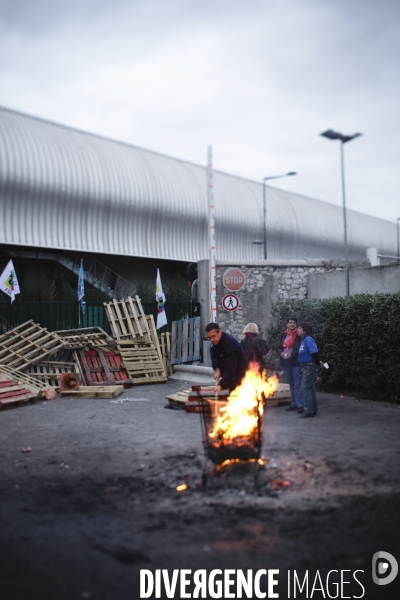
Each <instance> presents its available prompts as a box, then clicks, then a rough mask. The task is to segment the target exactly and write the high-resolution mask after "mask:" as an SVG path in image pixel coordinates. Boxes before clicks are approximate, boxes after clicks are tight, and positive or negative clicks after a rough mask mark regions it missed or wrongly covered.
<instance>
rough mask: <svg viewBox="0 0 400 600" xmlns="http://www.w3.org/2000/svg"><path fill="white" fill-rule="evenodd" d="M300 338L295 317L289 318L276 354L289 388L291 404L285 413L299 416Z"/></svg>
mask: <svg viewBox="0 0 400 600" xmlns="http://www.w3.org/2000/svg"><path fill="white" fill-rule="evenodd" d="M300 344H301V338H300V337H299V335H298V332H297V319H296V317H289V318H288V320H287V323H286V329H285V331H284V332H283V333H282V335H281V338H280V342H279V346H278V354H279V358H280V362H281V365H282V368H283V371H284V373H285V378H286V381H287V382H288V384H289V387H290V396H291V399H292V401H291V404H290V406H288V407H287V409H286V410H287V411H297V412H298V413H299V414H301V413H302V412H303V411H304V406H303V398H302V394H301V374H302V373H301V367H300V363H299V361H298V356H299V348H300Z"/></svg>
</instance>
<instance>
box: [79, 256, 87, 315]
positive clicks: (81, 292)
mask: <svg viewBox="0 0 400 600" xmlns="http://www.w3.org/2000/svg"><path fill="white" fill-rule="evenodd" d="M84 295H85V281H84V279H83V258H81V266H80V267H79V275H78V302H79V305H80V307H81V311H82V314H83V315H84V314H85V306H86V302H85V301H84V300H83V296H84Z"/></svg>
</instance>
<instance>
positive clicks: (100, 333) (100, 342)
mask: <svg viewBox="0 0 400 600" xmlns="http://www.w3.org/2000/svg"><path fill="white" fill-rule="evenodd" d="M56 333H57V335H59V336H60V338H61V339H62V340H63V342H64V345H65V348H68V349H70V350H78V349H80V348H93V347H95V348H98V347H103V346H104V347H113V346H115V340H114V339H113V338H112V337H111V336H110V335H108V333H106V332H105V331H104V329H102V328H101V327H83V328H82V329H62V330H61V331H56Z"/></svg>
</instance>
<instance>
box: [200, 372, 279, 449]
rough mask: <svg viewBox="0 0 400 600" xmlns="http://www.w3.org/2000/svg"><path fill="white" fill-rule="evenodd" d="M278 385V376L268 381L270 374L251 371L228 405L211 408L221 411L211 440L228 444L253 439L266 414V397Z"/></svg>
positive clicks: (235, 390)
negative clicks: (242, 439) (230, 441)
mask: <svg viewBox="0 0 400 600" xmlns="http://www.w3.org/2000/svg"><path fill="white" fill-rule="evenodd" d="M278 385H279V381H278V378H277V377H276V376H275V375H273V376H272V377H268V378H267V373H266V371H263V373H262V374H260V373H259V371H258V369H253V368H250V369H249V370H248V371H247V372H246V374H245V376H244V378H243V380H242V382H241V384H240V385H239V386H238V387H237V388H235V389H234V390H233V392H232V393H231V395H230V396H229V397H228V401H227V404H226V405H225V404H224V405H223V406H221V403H220V402H211V407H210V408H211V410H212V411H217V412H218V416H217V415H216V418H215V420H214V424H213V427H212V429H211V431H210V432H209V437H210V439H211V440H219V441H220V442H222V443H226V441H227V440H232V439H237V438H248V437H249V436H251V435H252V433H253V432H254V431H255V430H256V428H257V426H258V419H259V417H260V416H261V415H262V414H263V412H264V400H265V398H268V397H269V396H271V395H272V394H273V393H274V391H275V390H276V388H277V387H278ZM257 409H258V410H257Z"/></svg>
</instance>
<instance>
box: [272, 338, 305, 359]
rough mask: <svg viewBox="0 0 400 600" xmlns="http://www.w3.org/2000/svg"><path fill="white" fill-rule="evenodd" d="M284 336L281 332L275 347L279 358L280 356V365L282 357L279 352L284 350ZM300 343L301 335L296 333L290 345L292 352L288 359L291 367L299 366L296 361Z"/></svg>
mask: <svg viewBox="0 0 400 600" xmlns="http://www.w3.org/2000/svg"><path fill="white" fill-rule="evenodd" d="M285 338H286V333H282V335H281V338H280V340H279V346H278V347H277V352H278V354H279V358H280V361H281V364H282V365H283V358H282V356H281V352H285V351H286V348H284V347H283V346H282V344H283V342H284V341H285ZM300 344H301V337H300V336H299V335H296V339H295V340H294V344H293V346H292V353H291V356H290V358H289V359H288V360H289V362H290V364H291V365H292V367H299V366H300V363H299V361H298V357H299V348H300Z"/></svg>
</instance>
